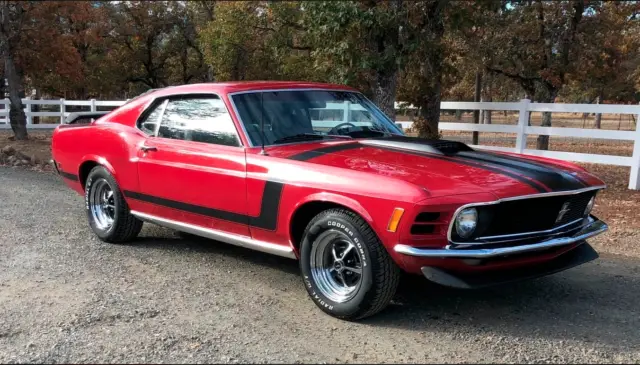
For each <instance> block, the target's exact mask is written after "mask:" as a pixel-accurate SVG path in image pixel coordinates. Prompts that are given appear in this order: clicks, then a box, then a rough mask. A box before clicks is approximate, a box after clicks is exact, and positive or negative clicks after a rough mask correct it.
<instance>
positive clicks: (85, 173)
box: [78, 161, 99, 189]
mask: <svg viewBox="0 0 640 365" xmlns="http://www.w3.org/2000/svg"><path fill="white" fill-rule="evenodd" d="M98 165H99V163H97V162H95V161H85V162H83V163H82V164H81V165H80V171H78V179H79V180H80V185H81V186H82V188H83V189H84V185H85V184H86V183H87V177H89V173H90V172H91V170H93V168H94V167H96V166H98Z"/></svg>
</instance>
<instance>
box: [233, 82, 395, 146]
mask: <svg viewBox="0 0 640 365" xmlns="http://www.w3.org/2000/svg"><path fill="white" fill-rule="evenodd" d="M231 99H232V100H233V103H234V105H235V107H236V110H237V112H238V116H239V117H240V120H241V122H242V124H243V126H244V128H245V130H246V131H247V134H248V135H249V139H250V140H251V143H252V145H253V146H259V145H261V144H262V135H263V133H262V132H261V131H260V123H261V122H263V123H264V138H265V141H264V144H265V145H273V144H281V143H291V142H298V141H306V140H317V139H325V138H367V137H380V136H386V135H391V134H394V135H402V131H401V130H400V128H398V127H397V126H396V125H395V124H394V123H393V122H392V121H391V120H390V119H389V118H388V117H387V116H386V115H385V114H384V113H382V111H380V110H379V109H378V108H377V107H376V106H375V105H374V104H373V103H372V102H371V101H369V100H368V99H367V98H365V97H364V96H363V95H362V94H360V93H355V92H348V91H330V90H293V91H290V90H287V91H264V92H251V93H243V94H236V95H233V96H232V97H231Z"/></svg>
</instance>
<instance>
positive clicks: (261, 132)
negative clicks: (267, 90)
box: [260, 91, 268, 156]
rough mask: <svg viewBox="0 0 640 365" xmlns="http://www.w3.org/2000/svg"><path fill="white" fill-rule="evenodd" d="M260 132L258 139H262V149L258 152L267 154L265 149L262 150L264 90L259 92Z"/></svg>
mask: <svg viewBox="0 0 640 365" xmlns="http://www.w3.org/2000/svg"><path fill="white" fill-rule="evenodd" d="M260 134H261V136H260V140H261V141H262V149H261V150H260V154H261V155H264V156H268V155H267V151H265V150H264V138H265V136H264V91H263V92H261V93H260Z"/></svg>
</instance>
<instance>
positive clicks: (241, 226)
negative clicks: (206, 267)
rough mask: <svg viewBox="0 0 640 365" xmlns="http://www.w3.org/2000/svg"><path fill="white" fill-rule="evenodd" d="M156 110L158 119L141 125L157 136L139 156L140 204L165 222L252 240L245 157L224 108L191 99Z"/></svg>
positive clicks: (207, 98)
mask: <svg viewBox="0 0 640 365" xmlns="http://www.w3.org/2000/svg"><path fill="white" fill-rule="evenodd" d="M155 104H156V105H155V107H156V108H158V109H159V110H160V112H159V113H156V114H159V115H160V117H159V119H156V120H153V119H152V118H147V119H148V120H147V121H145V120H143V121H142V124H141V125H140V129H142V130H143V131H145V132H147V133H149V132H150V131H151V128H155V130H154V131H153V132H151V133H150V134H151V135H150V136H149V137H148V138H147V139H146V140H145V142H144V144H143V145H141V146H140V150H139V152H138V172H139V183H140V189H141V192H140V193H141V194H139V197H138V198H139V199H142V200H146V201H148V202H150V203H151V204H153V205H154V208H153V211H154V214H155V215H158V216H160V217H162V218H165V219H171V220H174V221H178V222H182V223H186V224H192V225H197V226H202V227H206V228H213V229H216V230H221V231H224V232H229V233H234V234H240V235H243V236H249V228H248V222H247V202H246V160H245V151H244V148H243V147H242V146H241V143H240V139H239V138H238V133H237V130H236V128H235V125H234V124H233V121H232V119H231V117H230V115H229V112H228V110H227V108H226V107H225V105H224V102H223V101H222V100H221V99H220V98H219V97H218V96H216V95H204V96H198V95H186V96H179V97H172V98H169V99H167V100H164V101H158V102H156V103H155ZM153 113H155V111H153V112H151V113H150V114H149V115H151V114H153ZM158 121H159V123H158ZM145 128H146V130H145Z"/></svg>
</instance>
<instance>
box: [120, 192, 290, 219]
mask: <svg viewBox="0 0 640 365" xmlns="http://www.w3.org/2000/svg"><path fill="white" fill-rule="evenodd" d="M283 187H284V185H283V184H282V183H279V182H274V181H267V182H266V183H265V186H264V192H263V194H262V203H261V206H260V215H259V216H257V217H252V216H249V215H246V214H241V213H234V212H229V211H226V210H221V209H215V208H209V207H203V206H201V205H195V204H190V203H184V202H180V201H175V200H170V199H165V198H160V197H157V196H153V195H147V194H143V193H138V192H135V191H129V190H125V191H124V195H125V196H126V197H127V198H131V199H135V200H140V201H143V202H147V203H151V204H156V205H161V206H164V207H167V208H172V209H177V210H182V211H185V212H189V213H195V214H200V215H204V216H207V217H211V218H215V219H221V220H224V221H228V222H234V223H239V224H247V225H250V226H252V227H256V228H262V229H266V230H270V231H275V229H276V226H277V223H278V208H279V206H280V198H281V197H282V188H283Z"/></svg>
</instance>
